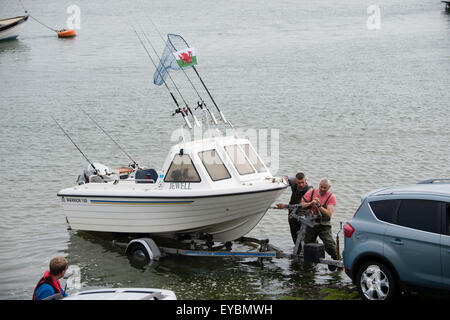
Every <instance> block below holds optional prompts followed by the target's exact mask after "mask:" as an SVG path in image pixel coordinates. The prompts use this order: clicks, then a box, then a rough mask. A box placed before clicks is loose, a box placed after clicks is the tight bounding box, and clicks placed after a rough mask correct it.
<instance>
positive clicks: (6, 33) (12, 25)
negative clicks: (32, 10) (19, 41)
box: [0, 15, 28, 41]
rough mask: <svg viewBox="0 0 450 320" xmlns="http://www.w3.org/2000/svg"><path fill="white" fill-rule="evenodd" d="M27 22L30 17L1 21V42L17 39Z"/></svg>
mask: <svg viewBox="0 0 450 320" xmlns="http://www.w3.org/2000/svg"><path fill="white" fill-rule="evenodd" d="M27 20H28V15H26V16H19V17H14V18H8V19H2V20H0V41H1V40H10V39H15V38H17V37H18V36H19V33H20V31H21V30H22V28H23V27H24V26H25V23H26V22H27Z"/></svg>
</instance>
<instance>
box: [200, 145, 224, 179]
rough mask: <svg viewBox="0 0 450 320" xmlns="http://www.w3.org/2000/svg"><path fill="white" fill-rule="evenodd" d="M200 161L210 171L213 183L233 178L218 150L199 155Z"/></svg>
mask: <svg viewBox="0 0 450 320" xmlns="http://www.w3.org/2000/svg"><path fill="white" fill-rule="evenodd" d="M198 155H199V157H200V159H202V162H203V165H204V166H205V168H206V171H208V174H209V176H210V177H211V180H212V181H219V180H224V179H229V178H231V175H230V173H229V172H228V170H227V168H226V167H225V165H224V164H223V161H222V159H220V156H219V154H218V153H217V151H216V150H208V151H203V152H199V153H198Z"/></svg>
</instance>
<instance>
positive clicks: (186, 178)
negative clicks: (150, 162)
mask: <svg viewBox="0 0 450 320" xmlns="http://www.w3.org/2000/svg"><path fill="white" fill-rule="evenodd" d="M200 181H201V179H200V176H199V175H198V172H197V169H195V166H194V163H193V162H192V160H191V157H189V155H187V154H183V155H179V154H177V155H175V157H174V158H173V161H172V163H171V164H170V167H169V170H167V174H166V177H165V178H164V182H200Z"/></svg>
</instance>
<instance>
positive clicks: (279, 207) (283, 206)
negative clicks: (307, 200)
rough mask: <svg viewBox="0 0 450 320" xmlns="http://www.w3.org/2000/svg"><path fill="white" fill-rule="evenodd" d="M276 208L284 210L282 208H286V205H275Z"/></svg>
mask: <svg viewBox="0 0 450 320" xmlns="http://www.w3.org/2000/svg"><path fill="white" fill-rule="evenodd" d="M277 208H278V209H284V208H286V205H285V204H284V203H277Z"/></svg>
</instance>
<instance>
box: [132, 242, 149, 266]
mask: <svg viewBox="0 0 450 320" xmlns="http://www.w3.org/2000/svg"><path fill="white" fill-rule="evenodd" d="M128 254H129V256H130V257H131V258H132V259H134V260H136V262H139V263H149V262H150V256H149V254H148V252H147V249H146V248H145V247H144V245H143V244H141V243H134V244H133V245H132V246H131V248H129V249H128Z"/></svg>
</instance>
